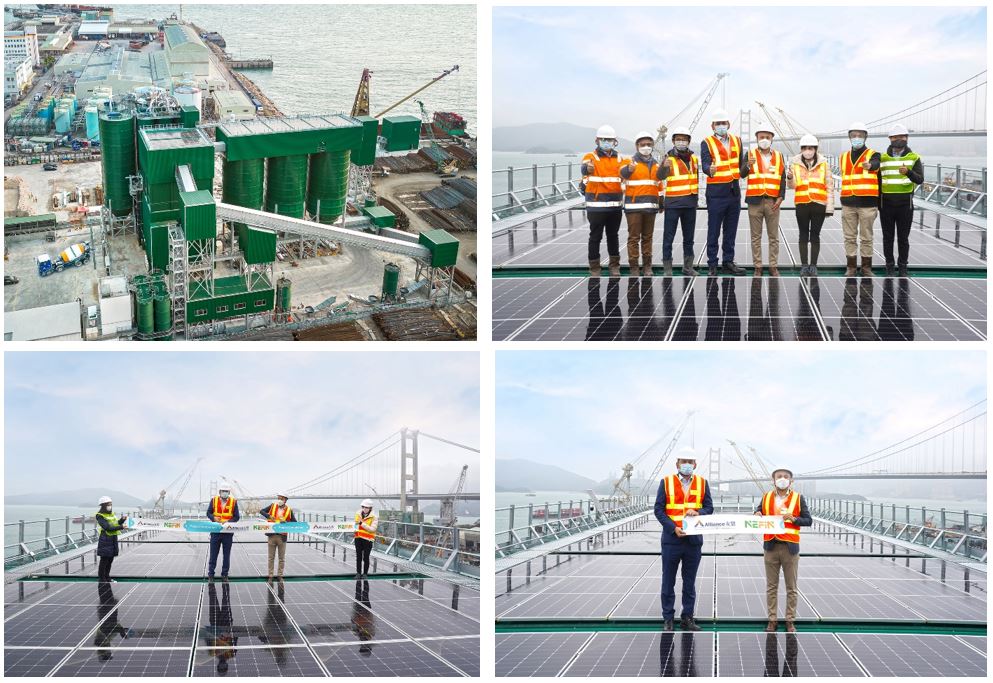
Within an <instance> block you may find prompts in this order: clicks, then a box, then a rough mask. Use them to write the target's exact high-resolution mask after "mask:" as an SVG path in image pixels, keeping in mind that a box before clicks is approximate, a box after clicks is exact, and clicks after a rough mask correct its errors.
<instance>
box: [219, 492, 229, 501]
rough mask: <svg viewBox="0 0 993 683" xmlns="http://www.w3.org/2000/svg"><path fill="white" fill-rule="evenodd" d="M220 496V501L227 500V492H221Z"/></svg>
mask: <svg viewBox="0 0 993 683" xmlns="http://www.w3.org/2000/svg"><path fill="white" fill-rule="evenodd" d="M220 495H221V500H227V499H228V492H227V491H221V494H220Z"/></svg>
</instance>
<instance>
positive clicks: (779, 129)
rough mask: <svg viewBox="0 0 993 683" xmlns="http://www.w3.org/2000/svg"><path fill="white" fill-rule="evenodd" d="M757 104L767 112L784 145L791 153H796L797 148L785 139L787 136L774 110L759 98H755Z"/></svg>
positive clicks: (768, 119)
mask: <svg viewBox="0 0 993 683" xmlns="http://www.w3.org/2000/svg"><path fill="white" fill-rule="evenodd" d="M755 104H757V105H759V109H761V110H762V113H763V114H765V118H766V121H768V122H769V125H770V126H772V127H773V128H775V129H776V135H778V136H779V138H780V140H782V143H783V146H784V147H786V149H787V150H788V151H789V153H790V154H796V150H795V149H793V145H792V144H790V143H789V142H786V140H784V139H783V138H785V137H786V136H785V135H784V134H783V130H782V128H780V127H779V123H777V122H776V118H775V117H774V116H773V115H772V112H770V111H769V109H768V107H766V106H765V104H763V103H762V102H759V101H758V100H755Z"/></svg>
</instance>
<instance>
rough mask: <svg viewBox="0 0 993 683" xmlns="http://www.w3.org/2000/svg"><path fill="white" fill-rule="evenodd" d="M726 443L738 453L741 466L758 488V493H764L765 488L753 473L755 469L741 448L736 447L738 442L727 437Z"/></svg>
mask: <svg viewBox="0 0 993 683" xmlns="http://www.w3.org/2000/svg"><path fill="white" fill-rule="evenodd" d="M728 443H729V444H731V448H733V449H734V452H735V453H736V454H737V455H738V459H739V460H741V464H742V466H744V468H745V471H746V472H748V476H749V477H750V478H751V480H752V483H753V484H755V486H756V487H757V488H758V490H759V493H760V494H764V493H765V488H764V487H763V486H762V484H760V483H759V478H758V477H757V476H756V475H755V471H754V470H753V469H752V466H751V463H749V462H748V459H747V458H745V456H744V454H742V452H741V450H740V449H739V448H738V444H736V443H735V442H734V441H731V440H730V439H728Z"/></svg>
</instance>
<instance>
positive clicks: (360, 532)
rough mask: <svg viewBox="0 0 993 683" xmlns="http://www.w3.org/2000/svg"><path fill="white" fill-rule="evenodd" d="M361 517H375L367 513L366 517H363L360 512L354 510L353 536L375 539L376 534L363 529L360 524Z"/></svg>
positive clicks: (368, 518)
mask: <svg viewBox="0 0 993 683" xmlns="http://www.w3.org/2000/svg"><path fill="white" fill-rule="evenodd" d="M363 519H367V520H371V519H375V518H374V517H373V516H372V515H369V516H368V517H365V518H363V517H362V515H361V514H360V513H358V512H356V513H355V537H356V538H364V539H366V540H369V541H375V540H376V534H374V533H373V532H371V531H366V530H365V529H363V528H362V526H361V525H362V521H363Z"/></svg>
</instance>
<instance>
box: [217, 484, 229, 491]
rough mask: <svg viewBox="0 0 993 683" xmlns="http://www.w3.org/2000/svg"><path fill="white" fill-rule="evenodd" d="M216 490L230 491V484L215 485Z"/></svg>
mask: <svg viewBox="0 0 993 683" xmlns="http://www.w3.org/2000/svg"><path fill="white" fill-rule="evenodd" d="M217 490H218V492H220V491H230V490H231V485H230V484H221V485H220V486H218V487H217Z"/></svg>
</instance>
